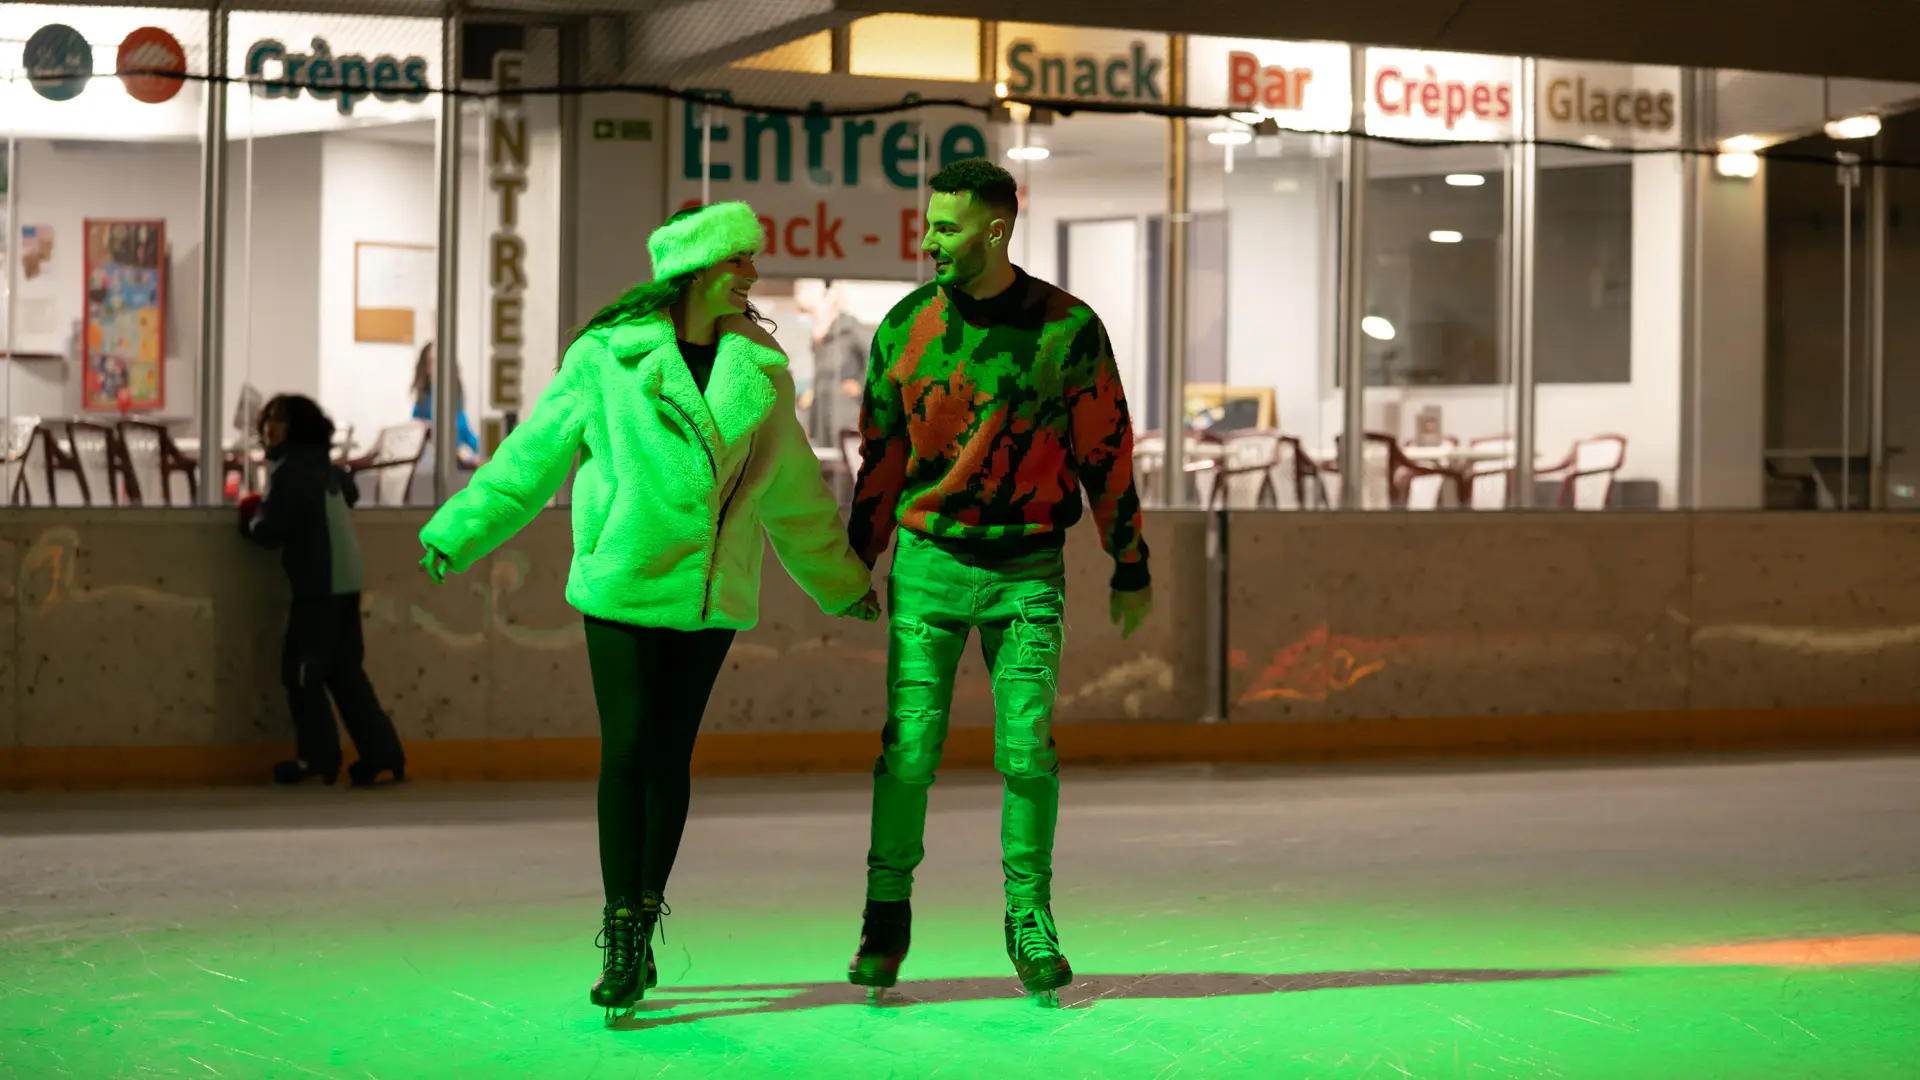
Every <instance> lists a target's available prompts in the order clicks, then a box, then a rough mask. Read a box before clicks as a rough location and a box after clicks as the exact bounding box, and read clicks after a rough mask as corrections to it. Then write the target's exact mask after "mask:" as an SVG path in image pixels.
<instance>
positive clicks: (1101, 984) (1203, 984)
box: [614, 968, 1610, 1030]
mask: <svg viewBox="0 0 1920 1080" xmlns="http://www.w3.org/2000/svg"><path fill="white" fill-rule="evenodd" d="M1606 974H1610V972H1607V971H1605V970H1600V969H1570V970H1546V971H1523V970H1505V969H1491V970H1474V969H1453V968H1439V969H1426V970H1418V969H1412V970H1409V969H1400V970H1392V971H1316V972H1303V973H1296V974H1276V975H1253V974H1247V973H1239V972H1207V973H1192V972H1169V973H1163V974H1156V975H1087V976H1083V977H1081V978H1079V979H1077V980H1075V981H1074V983H1073V985H1072V986H1068V987H1063V988H1062V989H1061V990H1060V1007H1061V1008H1065V1009H1072V1008H1086V1007H1089V1006H1091V1005H1093V1004H1094V1003H1095V1002H1098V1001H1103V1000H1123V1001H1124V1000H1138V999H1166V1000H1177V999H1187V998H1211V997H1249V996H1253V995H1256V994H1297V993H1302V992H1304V991H1308V990H1358V989H1364V988H1368V987H1376V986H1433V985H1437V984H1447V983H1494V982H1523V981H1528V980H1534V979H1578V978H1586V977H1590V976H1594V975H1606ZM1020 993H1021V992H1020V990H1019V983H1017V982H1016V981H1014V980H1013V979H1011V978H1008V977H1000V978H984V979H916V980H911V981H907V982H902V983H901V984H900V985H898V986H896V987H894V988H893V989H891V990H888V991H887V993H886V997H885V998H883V999H882V1001H881V1006H882V1007H885V1008H906V1007H910V1006H914V1005H955V1004H962V1003H966V1002H973V1001H1005V1000H1008V999H1010V998H1016V997H1019V996H1020ZM866 1000H867V992H866V989H865V988H864V987H859V986H854V985H852V984H851V983H844V982H837V983H764V984H758V985H749V986H679V987H661V988H660V989H658V990H655V991H654V992H652V993H650V994H648V995H647V998H646V1000H645V1001H643V1002H642V1003H641V1004H640V1011H637V1012H635V1013H634V1014H633V1015H632V1016H629V1017H626V1018H625V1019H622V1020H619V1021H617V1022H616V1023H615V1025H614V1026H615V1027H618V1028H622V1029H627V1030H641V1029H646V1028H655V1027H665V1026H667V1025H669V1024H684V1023H688V1022H690V1021H694V1020H708V1019H715V1018H718V1017H723V1016H742V1015H748V1014H753V1015H762V1014H766V1013H783V1012H799V1011H802V1010H805V1009H824V1008H828V1007H830V1006H834V1005H861V1006H865V1004H866Z"/></svg>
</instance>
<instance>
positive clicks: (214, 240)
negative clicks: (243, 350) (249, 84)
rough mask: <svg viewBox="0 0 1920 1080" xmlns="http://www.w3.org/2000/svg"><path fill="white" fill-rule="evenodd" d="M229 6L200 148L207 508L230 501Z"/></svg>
mask: <svg viewBox="0 0 1920 1080" xmlns="http://www.w3.org/2000/svg"><path fill="white" fill-rule="evenodd" d="M227 18H228V16H227V5H226V4H224V3H219V4H215V5H214V7H213V9H212V10H211V11H209V12H208V13H207V82H206V114H205V115H206V121H207V130H206V133H205V136H204V139H205V141H204V142H203V143H202V144H201V147H200V222H201V228H202V230H203V232H202V234H201V244H200V386H199V390H200V394H199V397H200V475H199V496H200V498H199V500H198V502H199V503H200V505H202V506H220V505H222V504H223V503H225V502H226V499H227V484H226V479H227V469H226V460H227V457H226V429H227V425H226V409H225V407H224V406H225V400H226V383H227V375H226V353H225V350H224V349H223V347H222V345H223V341H222V337H223V333H224V331H225V330H226V297H227V289H226V281H225V277H226V264H227V259H226V256H227V80H226V77H225V76H226V73H227ZM253 437H254V433H253V432H245V433H243V436H242V446H241V451H242V457H241V461H242V465H241V473H242V475H245V474H246V473H247V471H248V470H247V468H246V465H245V462H246V457H245V450H246V443H247V441H249V440H251V439H252V438H253Z"/></svg>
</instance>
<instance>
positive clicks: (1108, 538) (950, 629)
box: [847, 159, 1153, 1001]
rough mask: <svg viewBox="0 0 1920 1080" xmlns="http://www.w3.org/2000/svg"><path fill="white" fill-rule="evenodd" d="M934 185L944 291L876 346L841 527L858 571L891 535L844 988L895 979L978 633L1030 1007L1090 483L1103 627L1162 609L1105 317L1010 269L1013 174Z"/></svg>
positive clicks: (1056, 956)
mask: <svg viewBox="0 0 1920 1080" xmlns="http://www.w3.org/2000/svg"><path fill="white" fill-rule="evenodd" d="M929 187H930V188H931V190H932V192H933V194H932V196H931V197H930V198H929V200H928V206H927V236H926V240H925V242H924V243H923V244H922V245H921V249H922V250H923V251H925V252H927V253H928V254H929V255H931V256H932V258H933V264H934V281H933V283H931V284H929V285H925V286H922V287H921V288H919V289H917V290H915V291H914V292H913V293H912V294H910V295H909V296H908V297H907V298H906V299H905V300H902V301H901V302H900V303H899V304H898V305H896V306H895V307H894V309H893V310H892V311H891V312H889V313H888V315H887V318H886V320H885V322H884V323H883V324H882V325H881V326H880V328H879V329H878V331H877V332H876V333H875V335H874V339H873V349H872V356H871V358H870V363H869V365H868V371H867V386H866V394H865V399H864V403H863V407H862V409H861V424H860V427H861V434H862V436H863V438H864V440H865V441H864V445H863V447H862V449H861V466H860V475H859V478H858V480H857V482H856V484H855V491H854V503H853V510H852V514H851V517H850V521H849V525H848V530H849V533H850V538H851V540H852V543H853V549H854V550H855V551H856V552H858V553H859V554H860V557H861V558H863V559H865V560H866V561H867V563H868V565H872V564H873V563H874V562H875V561H876V560H877V559H878V558H879V557H880V554H881V552H883V551H885V550H886V547H887V542H888V539H889V538H890V537H891V536H892V535H893V533H894V526H895V525H896V524H898V525H900V526H903V528H901V529H900V534H899V535H900V542H899V544H898V546H897V547H896V549H895V551H894V556H893V572H892V576H891V578H890V580H889V582H888V596H889V602H888V610H889V614H890V616H891V618H890V634H889V643H888V651H887V724H886V730H885V732H884V733H883V735H882V738H881V743H882V748H883V749H882V753H881V756H880V759H879V760H878V761H877V762H876V763H875V764H874V780H873V832H872V846H871V847H870V849H869V850H868V853H867V905H866V913H865V920H864V926H863V927H862V930H861V935H860V948H859V951H858V952H857V953H856V954H855V955H854V958H853V961H852V963H851V965H850V966H849V969H848V973H847V977H848V978H849V979H850V980H852V981H853V982H854V983H856V984H858V985H862V986H867V987H870V988H874V989H873V990H872V993H874V994H875V995H877V994H878V992H879V988H883V987H888V986H892V985H893V984H894V982H895V980H896V979H897V978H898V975H899V969H900V962H901V960H903V959H904V958H905V956H906V953H907V946H908V942H909V938H910V925H911V909H910V907H909V897H910V895H911V894H912V891H913V871H914V868H915V867H916V866H918V865H919V863H920V860H921V858H922V857H923V856H924V855H925V848H924V846H923V844H922V838H923V836H924V833H925V831H926V819H927V789H928V788H929V787H930V786H931V785H932V784H933V780H934V771H935V769H936V768H937V767H938V766H939V763H940V750H941V745H942V743H943V742H944V741H945V739H946V734H947V717H948V708H949V706H950V704H951V702H952V699H953V676H954V670H955V668H956V667H957V665H958V664H959V662H960V655H961V652H962V651H963V650H964V649H965V647H966V643H967V636H968V634H969V632H971V631H972V630H975V629H978V630H979V631H980V642H981V646H982V648H983V650H984V652H985V656H986V661H987V666H988V668H989V669H990V671H991V672H992V677H993V695H994V712H995V720H994V767H995V768H997V769H999V770H1000V772H1001V774H1002V775H1004V776H1005V777H1006V794H1005V797H1004V801H1003V803H1002V809H1001V847H1002V857H1003V866H1004V868H1005V871H1006V891H1007V913H1006V946H1007V955H1008V956H1009V957H1010V958H1011V959H1012V960H1013V964H1014V969H1015V970H1016V971H1017V972H1018V973H1019V976H1020V981H1021V982H1022V983H1023V984H1025V986H1026V988H1027V990H1028V992H1029V993H1032V994H1035V995H1038V996H1042V997H1043V998H1044V999H1045V1000H1048V1001H1055V1000H1057V999H1056V997H1055V992H1056V991H1057V990H1058V989H1059V988H1060V987H1062V986H1065V985H1067V984H1068V983H1070V982H1072V981H1073V969H1072V968H1071V967H1070V966H1069V965H1068V963H1067V958H1066V957H1065V956H1064V955H1062V954H1061V951H1060V938H1059V933H1058V932H1057V931H1056V929H1055V928H1054V923H1053V913H1052V908H1051V904H1050V900H1051V886H1052V877H1053V835H1054V825H1055V822H1056V820H1057V818H1058V816H1059V794H1060V780H1059V776H1058V773H1057V767H1056V764H1055V758H1054V743H1053V738H1052V735H1051V732H1050V726H1051V721H1052V716H1053V704H1054V694H1055V682H1056V680H1057V678H1058V675H1059V670H1060V648H1061V644H1062V640H1063V628H1062V615H1063V612H1064V608H1065V595H1064V588H1065V578H1066V570H1065V561H1064V553H1063V544H1064V541H1065V534H1066V530H1067V528H1068V527H1069V526H1071V525H1072V524H1073V523H1074V522H1075V521H1077V520H1079V517H1080V489H1081V488H1082V487H1085V489H1086V494H1087V501H1088V502H1089V503H1090V504H1091V505H1092V507H1093V516H1094V521H1095V523H1096V524H1097V525H1098V526H1099V529H1100V540H1101V543H1102V545H1103V546H1104V547H1105V548H1106V550H1107V553H1108V554H1109V555H1111V556H1112V557H1113V560H1114V572H1113V577H1112V582H1111V586H1112V596H1111V601H1110V603H1111V613H1112V617H1113V621H1114V622H1116V623H1119V624H1121V626H1122V630H1121V632H1122V635H1123V636H1125V635H1130V634H1132V633H1133V631H1134V629H1135V628H1136V627H1137V626H1139V624H1140V621H1141V620H1142V619H1144V618H1145V617H1146V616H1147V614H1148V613H1149V611H1150V610H1151V608H1152V604H1153V601H1152V593H1151V591H1150V590H1149V588H1148V584H1149V579H1148V574H1147V545H1146V542H1145V541H1144V540H1143V539H1142V538H1141V535H1140V500H1139V498H1138V496H1137V495H1136V494H1135V492H1134V487H1133V428H1132V423H1131V421H1130V419H1129V418H1128V415H1127V401H1126V395H1125V394H1124V393H1123V392H1122V390H1121V387H1120V375H1119V371H1118V369H1117V368H1116V366H1115V364H1114V359H1113V351H1112V347H1111V346H1110V344H1109V343H1108V341H1107V334H1106V330H1105V328H1104V327H1102V326H1101V324H1100V320H1099V318H1098V317H1097V316H1096V315H1095V314H1094V313H1093V312H1092V311H1091V310H1090V309H1089V308H1088V307H1087V306H1086V305H1085V304H1083V303H1081V302H1080V301H1078V300H1076V299H1074V298H1073V297H1071V296H1069V295H1067V294H1066V293H1065V292H1063V291H1061V290H1060V289H1057V288H1055V287H1054V286H1052V285H1049V284H1047V283H1046V282H1044V281H1039V280H1037V279H1035V278H1033V277H1030V276H1028V275H1027V273H1026V272H1025V271H1023V270H1021V269H1019V268H1018V267H1016V266H1014V265H1013V264H1012V262H1011V261H1010V260H1009V257H1008V242H1009V240H1010V238H1011V236H1012V233H1013V226H1014V219H1015V217H1016V215H1017V212H1018V204H1017V195H1016V189H1015V186H1014V181H1013V177H1012V176H1011V175H1009V174H1008V173H1007V171H1006V170H1004V169H1002V168H1000V167H998V166H996V165H993V164H992V163H990V162H987V161H984V160H980V159H970V160H966V161H958V162H955V163H953V164H951V165H948V166H947V167H946V168H944V169H941V170H940V171H939V172H938V173H937V174H935V175H934V177H933V178H932V180H931V181H929Z"/></svg>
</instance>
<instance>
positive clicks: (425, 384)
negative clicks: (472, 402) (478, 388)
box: [413, 341, 467, 409]
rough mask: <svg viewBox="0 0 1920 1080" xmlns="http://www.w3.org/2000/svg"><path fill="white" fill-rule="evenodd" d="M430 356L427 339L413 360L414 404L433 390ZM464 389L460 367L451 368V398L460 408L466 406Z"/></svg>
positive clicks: (431, 353) (430, 343)
mask: <svg viewBox="0 0 1920 1080" xmlns="http://www.w3.org/2000/svg"><path fill="white" fill-rule="evenodd" d="M432 356H433V342H431V341H429V342H427V343H426V344H425V345H422V346H420V355H419V356H417V357H415V358H414V361H413V403H414V404H416V405H418V404H419V403H420V399H421V398H423V397H426V396H427V395H428V394H429V393H431V392H432V391H433V374H434V373H433V368H434V364H433V361H432V360H431V359H429V358H430V357H432ZM466 391H467V388H466V387H465V386H462V385H461V383H460V369H459V368H455V369H454V370H453V400H454V403H455V404H456V405H457V406H458V407H460V408H462V409H464V408H466V404H467V403H466V397H467V392H466Z"/></svg>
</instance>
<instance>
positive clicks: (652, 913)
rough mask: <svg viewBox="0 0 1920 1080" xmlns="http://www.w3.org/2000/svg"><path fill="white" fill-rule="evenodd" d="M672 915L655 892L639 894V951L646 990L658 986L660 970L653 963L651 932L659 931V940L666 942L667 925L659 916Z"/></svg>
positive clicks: (670, 910)
mask: <svg viewBox="0 0 1920 1080" xmlns="http://www.w3.org/2000/svg"><path fill="white" fill-rule="evenodd" d="M671 914H673V909H672V908H670V907H668V906H667V902H666V901H665V900H664V899H662V898H661V896H660V894H659V893H657V892H643V893H641V894H640V951H641V952H642V953H643V954H644V955H645V956H646V962H647V989H649V990H651V989H653V988H654V987H656V986H658V985H660V969H659V968H658V967H656V966H654V962H653V931H654V928H655V927H659V929H660V940H661V942H662V943H665V942H666V940H667V924H666V923H664V922H661V921H660V918H661V916H663V915H671Z"/></svg>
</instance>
